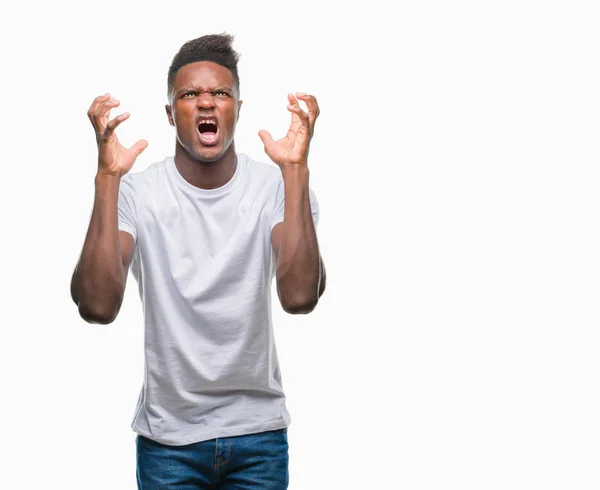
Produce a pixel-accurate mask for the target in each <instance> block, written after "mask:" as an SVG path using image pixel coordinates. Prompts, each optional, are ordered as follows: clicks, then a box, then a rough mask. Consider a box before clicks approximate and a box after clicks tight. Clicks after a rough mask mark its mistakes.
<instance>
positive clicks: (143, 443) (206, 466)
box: [136, 429, 289, 490]
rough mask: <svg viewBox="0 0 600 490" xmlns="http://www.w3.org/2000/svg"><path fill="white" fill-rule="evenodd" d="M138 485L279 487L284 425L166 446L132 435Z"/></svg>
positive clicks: (147, 488) (283, 481)
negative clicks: (243, 433) (269, 429)
mask: <svg viewBox="0 0 600 490" xmlns="http://www.w3.org/2000/svg"><path fill="white" fill-rule="evenodd" d="M136 446H137V482H138V489H139V490H170V489H176V490H199V489H221V490H255V489H256V490H258V489H261V490H285V489H286V488H287V487H288V479H289V476H288V440H287V429H279V430H273V431H268V432H261V433H258V434H250V435H245V436H237V437H224V438H219V439H211V440H209V441H202V442H196V443H194V444H187V445H185V446H167V445H164V444H160V443H158V442H155V441H153V440H151V439H148V438H146V437H144V436H141V435H138V436H137V439H136Z"/></svg>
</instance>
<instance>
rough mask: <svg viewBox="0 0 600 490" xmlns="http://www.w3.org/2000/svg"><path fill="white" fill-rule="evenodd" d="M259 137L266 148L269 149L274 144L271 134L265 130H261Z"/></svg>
mask: <svg viewBox="0 0 600 490" xmlns="http://www.w3.org/2000/svg"><path fill="white" fill-rule="evenodd" d="M258 136H260V139H261V141H262V142H263V145H265V148H267V147H268V146H269V145H270V144H271V143H273V137H272V136H271V133H269V132H268V131H265V130H264V129H261V130H260V131H259V132H258Z"/></svg>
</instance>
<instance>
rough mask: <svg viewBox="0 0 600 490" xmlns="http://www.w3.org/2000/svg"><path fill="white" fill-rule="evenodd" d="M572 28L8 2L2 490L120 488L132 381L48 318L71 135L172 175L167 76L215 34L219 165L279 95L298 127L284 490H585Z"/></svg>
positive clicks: (106, 350)
mask: <svg viewBox="0 0 600 490" xmlns="http://www.w3.org/2000/svg"><path fill="white" fill-rule="evenodd" d="M597 5H598V4H597V3H596V2H592V1H589V2H584V1H576V0H570V1H531V0H519V1H513V0H508V1H506V0H505V1H487V2H481V1H465V0H459V1H455V2H444V1H432V0H429V1H428V0H425V1H418V2H417V1H412V2H390V3H387V2H384V1H382V0H381V1H380V0H374V1H370V2H356V3H355V2H345V3H342V2H339V3H335V2H325V1H320V2H311V1H303V2H283V1H280V2H264V1H255V2H249V1H248V2H234V1H230V2H207V1H195V2H191V1H181V2H178V1H173V2H160V3H159V2H157V3H156V4H153V3H151V2H127V1H122V2H113V1H107V2H96V3H89V4H88V3H86V2H64V1H62V2H61V1H57V2H40V1H33V2H23V3H20V4H19V5H18V6H17V5H16V4H14V3H13V4H12V5H11V4H5V6H4V7H2V12H0V14H1V15H0V19H1V20H0V24H1V25H0V27H1V29H0V37H1V39H0V41H1V50H2V53H1V55H2V58H1V59H2V77H1V82H0V83H1V84H2V86H1V92H0V94H1V97H2V99H1V100H2V104H1V107H2V115H1V117H0V129H1V131H0V145H1V149H2V154H1V168H2V173H1V177H0V213H1V217H0V218H1V221H0V222H1V223H2V240H1V241H0V247H1V254H0V286H1V295H2V296H1V297H2V301H1V310H0V311H1V316H0V325H1V329H0V376H1V378H0V381H1V385H0V386H1V388H0V396H1V398H0V421H1V423H2V428H1V432H2V437H1V447H2V453H3V456H2V463H1V469H0V477H1V481H2V483H1V485H0V486H2V488H5V489H10V490H13V489H15V490H16V489H34V488H57V489H61V490H68V489H78V490H80V489H84V488H85V489H86V490H93V489H119V490H120V489H134V488H135V485H136V484H135V442H134V441H135V434H134V433H133V431H132V430H131V429H130V427H129V424H130V423H131V420H132V418H133V412H134V409H135V403H136V401H137V396H138V393H139V389H140V387H141V383H142V374H143V350H142V338H143V330H142V329H143V325H142V308H141V304H140V300H139V297H138V295H137V284H136V283H135V281H134V280H133V279H132V278H131V277H130V281H129V283H128V285H127V291H126V297H125V301H124V305H123V308H122V310H121V312H120V315H119V317H118V319H117V320H116V321H115V322H114V323H113V324H111V325H109V326H97V325H96V326H95V325H89V324H86V323H85V322H84V321H83V320H81V319H80V318H79V317H78V314H77V309H76V307H75V305H74V304H73V303H72V301H71V298H70V294H69V283H70V279H71V273H72V271H73V267H74V266H75V263H76V261H77V259H78V256H79V253H80V251H81V247H82V245H83V240H84V237H85V233H86V231H87V226H88V223H89V218H90V214H91V209H92V203H93V197H94V196H93V194H94V175H95V171H96V147H95V140H94V134H93V130H92V127H91V125H90V123H89V121H88V119H87V116H86V112H87V109H88V107H89V105H90V103H91V102H92V100H93V98H94V97H95V96H97V95H100V94H103V93H105V92H110V93H111V94H112V95H113V96H114V97H116V98H117V99H119V100H120V101H121V102H122V105H121V107H120V108H119V110H118V111H114V112H113V114H118V113H121V112H123V111H129V112H131V118H130V119H129V120H128V121H127V122H126V123H124V124H123V125H122V126H121V127H120V128H119V133H118V134H119V137H120V139H121V140H122V141H123V142H124V143H125V144H128V145H130V144H133V143H134V142H135V141H136V140H137V139H139V138H145V139H147V140H148V141H149V147H148V148H147V150H146V151H145V152H144V153H143V154H142V156H141V157H140V158H139V159H138V161H137V162H136V164H135V166H134V168H133V170H132V172H137V171H141V170H143V169H144V168H146V167H147V166H148V165H150V164H151V163H153V162H155V161H158V160H162V159H163V158H164V157H165V156H166V155H170V154H172V152H173V150H174V138H175V134H174V130H173V128H171V127H170V126H169V125H168V123H167V118H166V116H165V112H164V105H165V103H166V74H167V69H168V66H169V64H170V62H171V59H172V57H173V55H174V54H175V53H176V51H177V50H178V49H179V47H180V46H181V44H183V43H184V42H185V41H187V40H189V39H192V38H195V37H198V36H200V35H203V34H208V33H219V32H228V33H230V34H233V35H235V43H234V47H235V48H236V49H237V50H238V51H239V52H240V53H241V56H242V57H241V61H240V65H239V71H240V77H241V93H242V99H243V100H244V105H243V107H242V111H241V116H240V121H239V125H238V128H237V133H236V148H237V150H238V151H240V152H243V153H246V154H248V155H250V156H251V157H253V158H255V159H259V160H261V159H262V160H267V159H268V157H266V155H265V154H264V152H263V148H262V144H261V142H260V139H259V137H258V135H257V132H258V130H260V129H267V130H269V131H271V133H272V134H273V136H275V137H280V136H282V135H283V134H284V133H285V131H286V129H287V126H288V123H289V113H288V112H287V110H286V104H287V100H286V94H287V93H288V92H295V91H303V92H308V93H311V94H314V95H315V96H316V97H317V98H318V101H319V104H320V106H321V117H320V118H319V120H318V122H317V126H316V131H315V137H314V140H313V143H312V146H311V153H310V161H309V166H310V169H311V174H310V179H311V181H310V182H311V186H312V188H313V189H314V190H315V192H316V194H317V197H318V199H319V203H320V208H321V220H320V223H319V228H318V236H319V242H320V247H321V252H322V255H323V257H324V260H325V263H326V266H327V272H328V280H327V291H326V293H325V295H324V296H323V298H322V300H321V302H320V303H319V305H318V307H317V309H316V310H315V311H314V312H313V313H311V314H310V315H307V316H291V315H287V314H285V313H284V312H283V311H282V310H281V307H280V306H279V305H278V304H277V302H274V325H275V332H276V340H277V345H278V351H279V357H280V361H281V369H282V374H283V381H284V388H285V390H286V393H287V398H288V408H289V410H290V413H291V415H292V425H291V426H290V429H289V441H290V477H291V482H290V487H289V488H290V489H291V490H304V489H310V490H321V489H323V490H332V489H334V490H335V489H344V490H345V489H380V488H381V489H403V490H404V489H406V490H445V489H460V490H482V489H484V490H495V489H499V490H506V489H511V490H517V489H519V490H520V489H523V490H532V489H543V490H550V489H568V490H572V489H578V490H587V489H595V490H597V489H598V488H600V466H599V460H600V416H599V414H600V395H599V385H600V355H599V353H598V352H599V347H600V331H599V328H600V312H599V305H600V302H599V298H600V229H599V220H600V192H599V190H598V189H599V185H600V162H599V156H600V151H599V144H598V141H599V140H598V136H599V134H600V117H599V115H600V95H599V93H600V92H599V87H600V69H599V63H598V60H599V59H600V30H599V29H598V25H599V22H600V16H599V11H598V7H597Z"/></svg>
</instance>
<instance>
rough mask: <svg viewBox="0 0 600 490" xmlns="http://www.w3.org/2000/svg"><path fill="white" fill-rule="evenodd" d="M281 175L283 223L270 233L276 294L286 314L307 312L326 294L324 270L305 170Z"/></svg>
mask: <svg viewBox="0 0 600 490" xmlns="http://www.w3.org/2000/svg"><path fill="white" fill-rule="evenodd" d="M282 172H283V181H284V188H285V205H284V215H283V222H281V223H278V224H276V225H275V226H274V227H273V231H272V232H271V244H272V246H273V250H274V252H275V257H276V280H277V293H278V295H279V300H280V302H281V305H282V306H283V309H284V310H285V311H286V312H288V313H309V312H311V311H312V310H313V309H314V308H315V306H316V305H317V302H318V300H319V297H320V296H321V295H322V294H323V292H324V291H325V267H324V265H323V260H322V258H321V256H320V254H319V245H318V242H317V233H316V230H315V225H314V223H313V217H312V213H311V207H310V197H309V186H308V168H307V167H302V168H299V169H296V168H295V167H291V168H284V169H282Z"/></svg>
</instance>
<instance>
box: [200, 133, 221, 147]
mask: <svg viewBox="0 0 600 490" xmlns="http://www.w3.org/2000/svg"><path fill="white" fill-rule="evenodd" d="M200 141H201V142H202V144H203V145H214V144H215V143H216V142H217V133H211V132H208V131H206V132H204V133H200Z"/></svg>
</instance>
